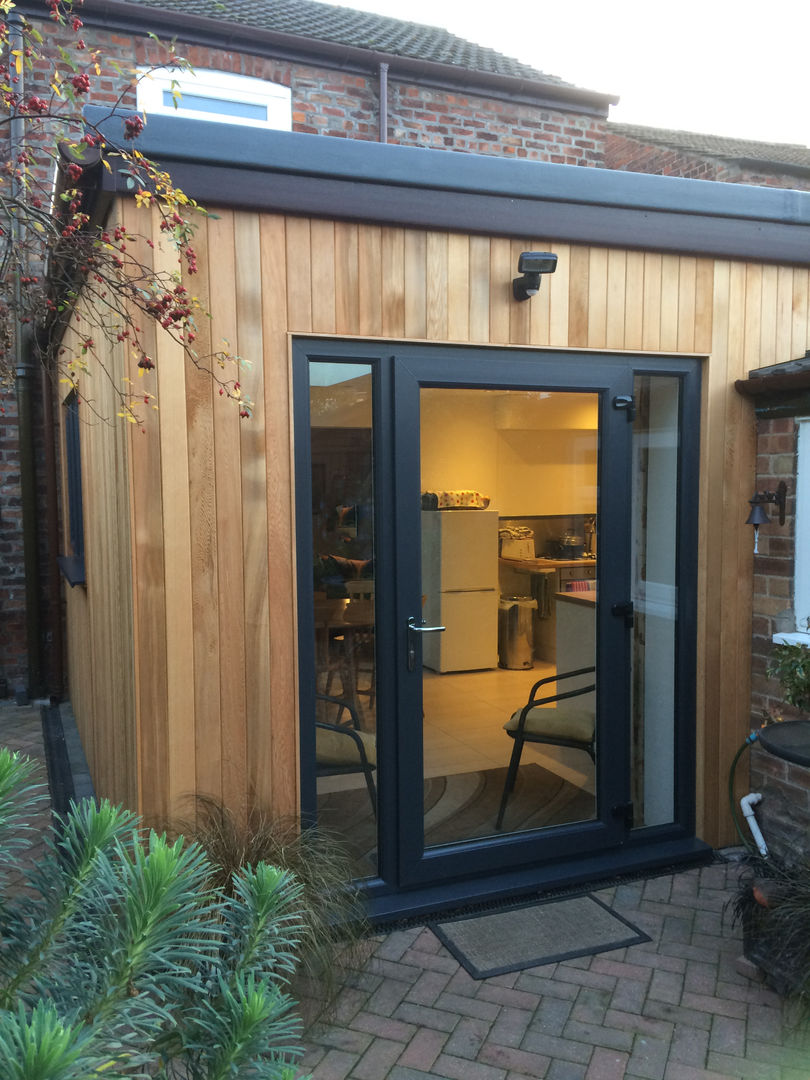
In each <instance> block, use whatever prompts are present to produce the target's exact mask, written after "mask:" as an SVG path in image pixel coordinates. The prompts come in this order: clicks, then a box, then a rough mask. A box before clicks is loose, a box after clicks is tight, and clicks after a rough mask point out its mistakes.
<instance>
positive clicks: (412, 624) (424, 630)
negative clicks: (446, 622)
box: [408, 615, 447, 634]
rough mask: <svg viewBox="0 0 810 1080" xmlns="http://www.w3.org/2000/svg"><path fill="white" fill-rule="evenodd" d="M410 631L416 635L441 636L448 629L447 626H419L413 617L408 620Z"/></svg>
mask: <svg viewBox="0 0 810 1080" xmlns="http://www.w3.org/2000/svg"><path fill="white" fill-rule="evenodd" d="M408 629H409V630H413V632H414V633H415V634H441V633H442V632H443V631H444V630H446V629H447V627H446V626H417V625H416V621H415V619H414V617H413V615H411V617H410V619H408Z"/></svg>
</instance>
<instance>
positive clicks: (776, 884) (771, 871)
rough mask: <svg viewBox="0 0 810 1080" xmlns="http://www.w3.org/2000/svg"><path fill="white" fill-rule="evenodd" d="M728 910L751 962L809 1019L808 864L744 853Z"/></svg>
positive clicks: (807, 862) (809, 921)
mask: <svg viewBox="0 0 810 1080" xmlns="http://www.w3.org/2000/svg"><path fill="white" fill-rule="evenodd" d="M731 906H732V910H733V914H734V918H735V921H738V922H740V923H741V924H742V928H743V936H744V938H745V941H746V946H747V949H748V950H750V951H751V952H752V954H753V958H754V959H755V961H756V962H757V963H762V966H763V967H764V968H765V970H766V973H767V974H769V976H770V977H771V980H772V981H773V982H774V984H775V985H777V986H778V988H779V989H780V990H781V991H782V992H785V993H788V994H790V995H791V996H792V997H793V998H795V999H796V1001H797V1003H798V1005H799V1009H800V1012H801V1014H802V1015H803V1016H804V1017H805V1018H808V1017H810V861H807V860H801V861H798V862H795V863H791V862H788V861H786V860H784V859H781V858H779V857H777V856H774V855H768V856H766V857H765V856H762V855H759V854H756V853H749V854H748V855H747V856H746V858H745V866H744V867H743V870H742V872H741V874H740V879H739V884H738V888H737V892H736V895H735V896H734V898H733V900H732V902H731Z"/></svg>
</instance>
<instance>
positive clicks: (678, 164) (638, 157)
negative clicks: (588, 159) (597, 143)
mask: <svg viewBox="0 0 810 1080" xmlns="http://www.w3.org/2000/svg"><path fill="white" fill-rule="evenodd" d="M605 168H607V169H618V170H621V171H624V172H640V173H653V174H654V175H656V176H682V177H685V178H687V179H691V180H719V181H721V182H723V183H726V184H754V185H756V186H758V187H778V188H793V189H797V190H799V191H810V178H805V177H801V176H792V175H789V174H787V173H776V174H774V173H770V172H769V173H765V172H762V171H758V170H756V169H753V168H742V167H741V166H739V165H735V164H733V163H732V162H726V161H722V160H721V159H719V158H710V157H701V156H700V155H699V154H696V153H685V152H684V151H682V150H673V149H669V148H667V147H662V146H651V145H650V144H648V143H644V142H640V141H639V140H637V139H629V138H627V137H626V136H625V135H619V134H617V133H615V132H612V131H611V130H610V127H609V125H608V128H607V135H606V140H605Z"/></svg>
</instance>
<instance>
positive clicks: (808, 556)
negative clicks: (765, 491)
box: [773, 416, 810, 646]
mask: <svg viewBox="0 0 810 1080" xmlns="http://www.w3.org/2000/svg"><path fill="white" fill-rule="evenodd" d="M796 423H797V425H798V438H797V442H796V518H795V522H794V545H793V548H794V555H793V612H794V615H795V618H796V630H795V632H794V633H783V634H774V636H773V640H774V641H775V642H776V643H777V644H786V645H808V646H810V547H808V544H807V543H806V542H805V543H802V542H801V541H800V538H801V537H806V536H807V530H808V529H810V416H800V417H797V418H796Z"/></svg>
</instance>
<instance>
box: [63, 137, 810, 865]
mask: <svg viewBox="0 0 810 1080" xmlns="http://www.w3.org/2000/svg"><path fill="white" fill-rule="evenodd" d="M285 138H289V136H286V137H285ZM358 149H359V148H358ZM346 150H347V152H349V153H351V151H350V150H349V148H348V147H347V148H346ZM372 150H373V157H372V158H370V159H369V161H375V160H376V159H377V157H378V156H383V157H385V160H386V161H387V160H388V158H389V157H390V156H391V155H395V156H397V157H398V153H399V154H402V153H405V151H401V150H400V151H399V152H398V153H397V149H396V148H390V149H388V150H386V149H385V148H372ZM289 168H290V170H291V171H293V172H294V171H295V163H294V162H290V163H289ZM428 171H429V170H428ZM364 175H367V169H365V168H364ZM601 175H603V176H605V174H601ZM605 179H607V177H606V176H605ZM659 183H663V184H666V181H660V182H659ZM628 186H629V187H630V186H632V180H631V179H630V178H628ZM667 190H669V189H667ZM766 194H767V193H765V192H763V193H762V196H763V198H764V196H765V195H766ZM425 198H426V199H427V200H429V194H428V192H425ZM268 199H271V200H272V187H269V188H268ZM121 205H122V212H123V213H124V214H125V220H127V222H128V224H130V223H131V227H132V228H133V229H135V228H137V229H138V230H140V231H143V227H144V225H143V215H141V214H138V215H137V223H136V213H135V210H134V207H132V205H131V204H130V203H129V202H128V201H124V202H123V203H122V204H121ZM212 209H214V210H215V211H216V213H217V215H218V216H217V217H216V218H213V219H210V220H208V221H207V222H206V223H204V224H203V225H202V226H201V231H200V234H199V247H200V260H199V261H200V277H199V280H198V281H197V283H196V285H195V288H196V289H198V290H199V291H200V293H201V296H202V299H203V302H207V300H208V298H210V297H215V298H216V303H215V304H214V305H213V312H214V323H213V324H212V326H211V335H212V340H219V339H220V338H222V337H225V338H227V339H228V340H229V341H230V342H231V343H232V344H234V346H235V348H236V349H237V350H238V352H239V353H240V354H241V355H242V356H244V357H245V359H247V360H248V361H250V365H251V366H250V367H249V369H248V370H247V372H246V374H245V379H244V385H245V390H246V393H247V394H248V395H249V396H250V397H251V398H252V399H253V400H254V401H256V402H257V410H256V415H255V417H254V418H253V419H252V420H250V421H249V422H247V423H241V424H240V423H239V422H238V419H237V418H236V415H235V412H234V411H233V410H232V409H230V408H229V407H228V406H227V404H225V403H224V402H223V401H222V400H221V399H220V398H219V397H218V395H217V394H216V393H215V391H214V389H213V387H212V386H211V385H210V384H208V383H207V382H205V380H203V379H201V377H200V376H199V375H198V374H197V373H196V372H194V371H193V370H189V369H186V370H185V372H183V370H182V369H181V368H180V367H179V366H178V365H174V364H172V363H171V362H167V360H168V359H169V358H168V356H167V355H166V350H170V349H171V348H173V347H172V346H171V345H170V344H168V343H167V342H166V341H162V340H160V339H158V341H157V372H158V378H159V396H160V402H161V409H160V413H159V414H152V415H151V417H150V421H149V424H150V430H149V433H148V435H147V436H143V435H142V434H140V433H139V432H138V431H137V430H131V429H130V431H129V432H128V433H127V440H126V443H127V449H126V465H124V463H123V461H121V462H118V464H117V465H116V469H117V471H118V475H119V476H120V475H128V476H129V478H130V487H129V506H128V517H127V514H126V513H122V515H121V517H120V518H119V521H118V527H119V528H121V529H123V530H124V532H123V533H122V535H121V540H122V543H123V548H121V547H116V545H104V544H100V545H99V546H98V547H97V549H96V551H95V558H97V559H99V560H101V561H102V563H103V562H104V561H105V560H108V559H113V560H117V559H119V558H120V553H121V550H126V548H127V547H128V546H130V545H131V560H132V604H133V613H134V614H133V619H134V622H133V625H134V667H133V669H132V673H131V683H130V686H129V693H128V694H127V688H126V687H125V686H122V687H121V694H122V695H123V696H122V699H121V700H122V701H124V702H126V701H128V700H129V701H134V706H133V707H132V708H128V707H126V708H121V709H118V710H117V711H116V713H115V721H114V722H115V724H116V726H117V727H118V729H119V730H118V734H117V735H116V737H115V739H114V740H113V741H115V742H116V743H119V742H120V743H121V744H122V745H130V746H132V745H136V746H137V747H138V752H137V778H138V779H137V785H138V791H139V799H140V806H141V808H142V809H143V810H144V811H145V812H146V813H147V814H148V815H157V816H160V815H162V814H165V813H166V812H168V811H169V810H174V811H176V810H177V809H178V807H179V806H180V805H181V804H182V800H183V798H184V797H185V796H186V795H187V794H188V793H189V792H190V791H193V790H200V791H206V792H210V793H213V794H215V795H221V796H222V797H223V798H225V799H227V800H229V801H232V800H235V801H236V802H237V803H239V802H240V800H242V799H247V800H248V801H249V802H251V803H255V804H258V805H263V806H267V805H270V806H273V807H274V808H275V809H276V810H278V811H283V812H290V811H293V810H295V808H296V805H297V781H296V776H297V764H296V763H297V724H298V716H297V707H296V681H295V671H296V634H295V580H294V572H295V566H294V552H295V532H294V522H293V516H292V505H293V495H292V492H293V474H292V461H291V451H290V447H291V440H292V431H291V422H290V393H291V388H290V369H289V363H290V359H289V357H290V351H289V350H290V340H291V336H292V335H296V336H297V335H325V336H327V337H339V338H344V339H346V338H348V339H353V338H356V339H363V340H374V339H380V338H382V339H390V340H392V341H404V340H407V341H409V342H449V343H460V344H466V343H470V344H475V345H497V346H505V347H509V346H515V345H521V346H525V345H528V346H531V347H535V348H538V349H544V348H547V347H551V348H555V349H587V350H597V351H604V350H620V351H628V352H631V353H642V354H645V353H646V354H651V355H656V354H664V355H666V354H683V355H687V356H689V355H697V356H700V357H704V358H705V360H704V378H703V399H704V400H703V410H702V421H701V482H700V490H699V492H696V493H694V497H696V498H698V499H699V506H700V522H701V535H700V543H699V555H698V559H699V563H698V643H697V666H698V679H697V700H696V725H697V755H696V758H697V761H696V768H697V789H698V805H697V818H698V826H697V832H698V835H699V836H701V837H702V838H703V839H705V840H707V841H708V842H710V843H713V844H718V843H725V842H729V841H731V840H732V836H731V834H730V829H729V822H728V818H727V809H726V795H725V790H724V784H722V783H721V782H720V779H719V778H722V777H723V776H724V775H725V772H726V770H727V767H728V763H729V761H730V758H731V756H732V755H733V752H734V750H736V748H737V746H738V745H739V743H740V742H741V740H742V738H743V737H744V736H745V734H746V732H747V730H748V722H749V721H748V714H749V699H748V686H749V674H748V671H749V641H750V591H751V574H752V563H751V551H750V530H748V529H746V528H745V527H744V526H743V524H742V522H743V520H744V513H742V512H741V508H743V509H744V506H745V504H746V500H747V499H748V498H749V497H750V491H749V487H750V477H751V476H752V475H753V469H754V465H755V443H754V425H753V420H752V416H751V412H750V409H749V406H748V405H747V403H746V402H745V401H744V400H743V399H742V398H741V397H740V396H739V395H738V394H737V393H736V391H735V390H734V381H735V380H736V379H737V378H740V377H742V376H744V375H745V374H746V373H747V372H748V371H749V370H750V369H752V368H755V367H758V366H762V365H768V364H770V363H773V362H774V361H776V360H777V359H778V358H781V357H784V356H793V355H799V354H802V353H803V352H804V351H805V349H806V348H807V345H808V342H810V303H809V301H810V272H808V269H807V268H806V267H798V266H790V265H781V266H780V265H776V264H775V263H768V264H763V263H760V262H757V261H754V260H752V259H747V260H743V259H739V260H728V259H715V258H712V257H710V256H708V255H704V256H697V255H677V254H667V253H661V252H658V251H655V250H648V251H640V250H632V249H627V248H623V247H620V246H618V245H615V246H611V247H601V246H596V247H594V246H588V245H585V244H569V243H566V242H565V241H560V240H558V239H557V238H555V237H554V236H553V235H549V234H546V235H544V236H541V237H537V236H513V237H509V236H504V235H501V236H497V235H486V234H475V235H473V234H470V233H468V232H459V231H449V232H448V231H444V230H439V229H432V228H431V229H421V228H416V227H408V228H404V227H399V226H397V225H396V224H395V222H394V221H392V222H390V223H385V222H377V223H363V222H344V221H335V220H330V219H329V218H323V217H312V216H298V215H292V216H288V215H283V214H277V213H273V212H264V213H262V212H246V211H232V210H230V209H228V208H227V207H225V206H222V207H216V206H214V207H212ZM396 213H397V207H396V203H395V202H394V203H392V206H391V210H390V216H391V218H392V219H395V218H396ZM764 228H765V230H767V226H765V227H764ZM795 228H801V227H800V226H795ZM533 248H537V249H548V250H552V251H555V252H556V253H557V254H558V257H559V263H558V270H557V273H556V274H555V275H554V276H553V277H551V278H549V280H548V282H547V284H544V286H543V289H542V290H541V293H540V295H539V296H538V297H537V298H536V299H535V300H534V301H532V303H530V304H523V305H518V304H516V303H515V302H514V301H513V300H512V298H511V292H510V283H511V278H512V276H513V272H514V267H515V265H516V262H517V256H518V254H519V252H520V251H521V250H526V249H533ZM571 362H572V364H574V363H576V354H573V353H572V357H571ZM687 423H688V421H687ZM119 437H120V436H119V435H118V434H114V432H113V431H110V432H109V433H107V434H105V433H104V432H103V431H99V438H100V439H101V440H106V442H107V444H108V445H107V448H106V449H105V451H104V452H103V454H101V460H102V466H101V468H102V473H101V474H100V475H99V473H98V471H97V470H98V468H99V466H98V464H97V457H98V454H99V453H100V450H97V451H96V452H92V453H91V452H88V453H87V454H86V455H85V458H84V460H83V465H84V466H85V467H86V469H87V473H86V476H87V479H86V483H87V484H88V486H90V487H93V486H95V487H96V490H97V491H98V493H99V494H98V496H97V497H98V498H101V494H100V492H101V489H102V488H103V487H104V485H105V483H110V482H112V480H113V476H114V470H113V469H112V468H110V467H108V466H104V465H103V462H104V461H105V460H106V461H107V462H112V461H113V460H114V458H115V456H116V453H118V452H119V451H115V450H114V449H113V447H112V445H111V442H110V441H111V440H113V439H118V438H119ZM120 451H121V452H123V447H121V448H120ZM105 468H106V470H107V471H106V473H105V472H104V469H105ZM94 470H96V471H95V472H94ZM105 475H106V477H107V480H106V481H105V479H104V477H105ZM87 547H88V600H90V603H89V604H85V601H84V600H82V599H79V598H77V597H74V596H73V594H71V595H70V596H69V597H68V601H69V605H70V610H71V619H73V620H75V621H74V628H75V632H76V633H78V634H79V635H80V636H81V637H82V640H84V641H86V642H87V650H88V652H87V653H84V652H82V653H80V652H78V651H76V650H74V651H73V652H72V654H71V670H70V680H71V686H72V688H73V690H72V693H73V701H74V707H75V711H76V714H77V716H79V717H80V722H81V723H82V724H83V725H84V726H83V735H84V738H85V743H86V746H87V749H88V756H89V758H90V764H91V769H92V770H93V773H94V776H95V777H96V778H97V783H98V787H99V790H101V791H103V792H104V793H105V794H110V795H111V796H112V797H114V798H119V797H122V798H123V797H128V796H129V795H130V793H131V784H132V777H131V775H129V774H127V765H126V763H125V761H124V759H123V756H119V759H118V761H117V762H116V759H115V757H114V756H113V755H111V754H110V753H109V752H108V748H107V746H106V743H105V740H107V739H109V737H110V736H109V731H108V727H109V713H108V711H107V710H106V708H99V705H98V703H97V701H96V700H94V695H96V694H97V693H98V690H97V689H96V688H94V686H93V685H91V683H90V681H89V675H90V672H91V671H92V670H93V669H94V668H95V667H96V664H88V663H87V656H88V655H94V653H95V651H96V650H97V649H101V650H105V649H107V648H108V644H107V642H108V637H109V633H108V630H107V629H106V628H105V629H104V630H103V632H97V631H96V630H95V629H94V627H93V625H91V615H90V613H91V611H92V609H93V605H94V603H95V604H97V605H99V606H100V609H101V611H105V612H106V614H105V615H104V616H103V617H102V620H101V622H100V624H99V626H100V627H105V626H106V622H105V620H111V621H112V623H116V622H118V624H119V628H118V630H117V631H116V632H115V634H114V637H116V639H118V640H121V641H122V642H123V640H124V639H125V637H126V626H125V620H126V618H127V605H126V604H119V603H118V601H117V600H116V602H115V604H114V606H113V607H112V608H111V607H110V606H109V605H110V599H111V594H108V593H106V592H104V591H102V592H101V593H98V592H96V591H95V590H94V585H93V581H92V578H91V576H90V575H91V572H92V571H91V567H92V561H93V555H92V554H91V553H90V551H89V549H90V541H89V539H88V541H87ZM125 584H126V583H125V580H122V581H121V587H122V588H123V587H124V586H125ZM80 605H81V606H82V610H79V607H80ZM80 627H81V629H79V628H80ZM98 662H99V664H100V665H101V666H102V667H107V666H108V665H107V664H106V663H105V662H104V658H103V656H101V657H99V661H98ZM105 731H106V733H105ZM133 732H134V734H133Z"/></svg>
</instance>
